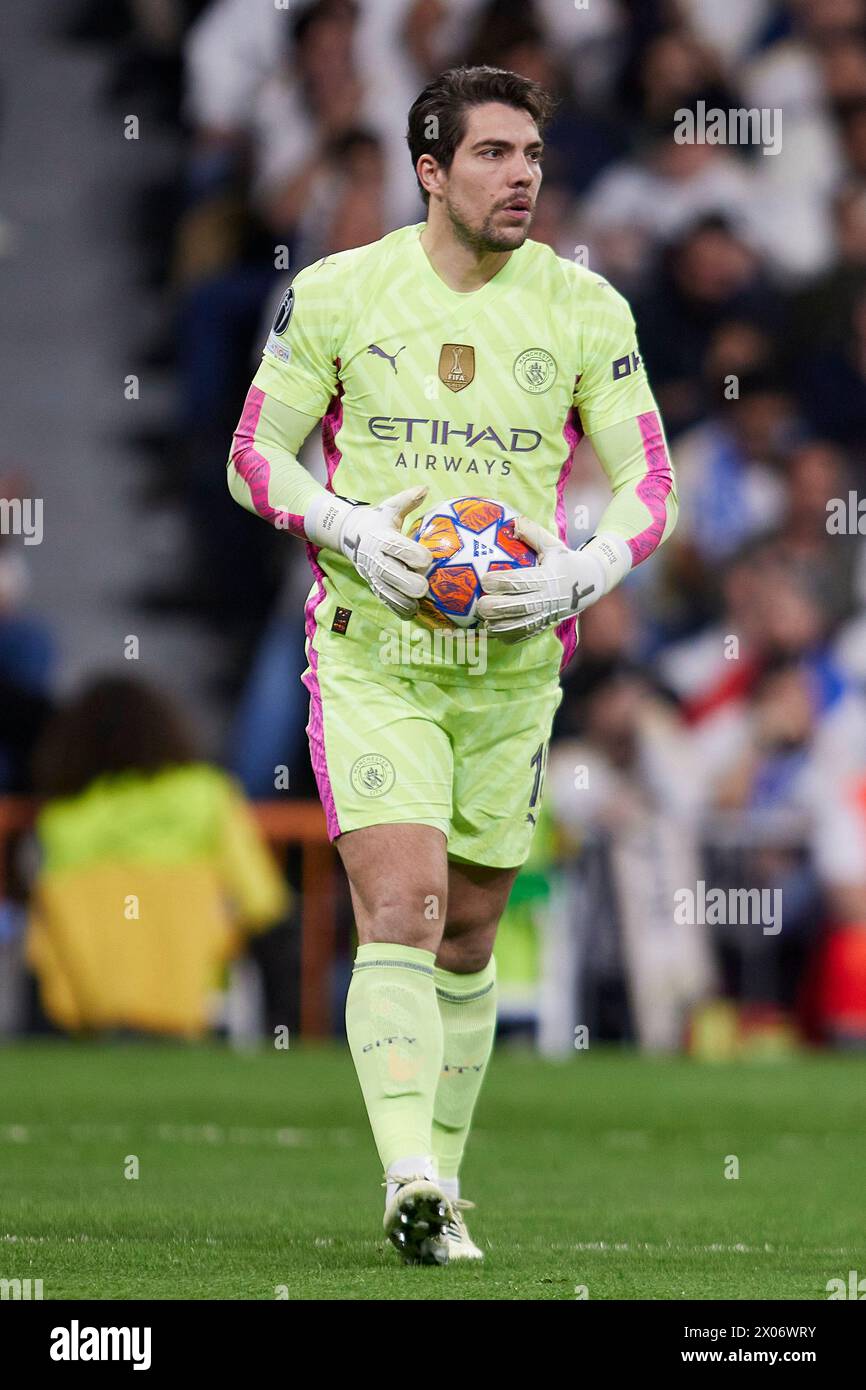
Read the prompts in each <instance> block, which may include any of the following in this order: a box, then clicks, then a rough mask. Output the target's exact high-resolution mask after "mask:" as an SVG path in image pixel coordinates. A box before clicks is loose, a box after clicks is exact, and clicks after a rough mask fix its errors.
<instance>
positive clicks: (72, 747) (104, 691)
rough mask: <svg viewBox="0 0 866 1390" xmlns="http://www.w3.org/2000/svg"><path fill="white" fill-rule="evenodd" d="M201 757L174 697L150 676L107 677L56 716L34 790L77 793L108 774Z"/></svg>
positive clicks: (42, 747) (41, 747)
mask: <svg viewBox="0 0 866 1390" xmlns="http://www.w3.org/2000/svg"><path fill="white" fill-rule="evenodd" d="M196 756H197V754H196V749H195V742H194V739H193V737H192V735H191V733H190V731H189V730H188V729H187V727H186V721H185V719H184V718H183V716H182V714H181V713H180V711H179V709H178V708H177V706H176V705H175V703H174V701H173V700H171V699H169V697H168V696H166V695H164V694H162V692H161V691H158V690H156V689H154V688H153V687H152V686H150V685H147V684H146V683H145V682H144V681H141V680H137V679H134V678H132V677H129V676H101V677H98V678H97V679H96V680H94V681H92V682H91V683H90V684H89V685H88V686H86V687H85V689H84V690H83V691H82V692H81V693H80V694H79V695H78V696H76V697H75V699H74V700H72V701H71V702H70V703H69V704H68V705H66V706H65V708H63V709H61V710H59V711H58V713H57V714H55V715H54V717H53V718H52V719H51V720H50V722H49V724H48V726H47V728H46V730H45V733H44V734H43V736H42V738H41V740H40V742H39V744H38V746H37V749H36V752H35V754H34V759H33V781H34V790H35V791H36V794H37V795H38V796H44V797H62V796H77V795H78V793H79V792H82V791H84V789H85V787H88V786H89V785H90V783H91V782H93V781H95V779H96V778H97V777H101V776H103V775H104V774H106V773H121V772H159V771H160V770H161V769H162V768H164V767H168V766H171V765H178V764H183V763H191V762H194V761H195V760H196Z"/></svg>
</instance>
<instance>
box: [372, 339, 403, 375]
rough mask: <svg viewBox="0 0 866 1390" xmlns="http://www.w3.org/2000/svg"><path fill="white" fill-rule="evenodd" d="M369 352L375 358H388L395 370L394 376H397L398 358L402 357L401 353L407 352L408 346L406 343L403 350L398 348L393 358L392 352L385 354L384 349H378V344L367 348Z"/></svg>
mask: <svg viewBox="0 0 866 1390" xmlns="http://www.w3.org/2000/svg"><path fill="white" fill-rule="evenodd" d="M367 351H368V352H372V354H373V356H374V357H386V358H387V359H388V361H389V362H390V363H391V366H392V367H393V368H394V375H395V376H396V375H397V358H398V357H399V356H400V353H401V352H405V351H406V344H405V343H404V344H403V346H402V347H401V348H398V349H397V351H396V352H395V353H394V356H393V357H392V356H391V354H390V352H385V350H384V348H380V347H378V346H377V344H376V343H371V344H370V346H369V347H368V348H367Z"/></svg>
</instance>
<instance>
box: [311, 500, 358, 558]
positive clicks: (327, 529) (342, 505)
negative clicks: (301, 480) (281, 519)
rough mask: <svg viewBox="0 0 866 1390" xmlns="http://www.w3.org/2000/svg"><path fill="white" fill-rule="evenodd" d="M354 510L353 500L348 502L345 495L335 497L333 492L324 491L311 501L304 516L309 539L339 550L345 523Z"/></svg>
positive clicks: (330, 548) (329, 548)
mask: <svg viewBox="0 0 866 1390" xmlns="http://www.w3.org/2000/svg"><path fill="white" fill-rule="evenodd" d="M354 510H355V504H354V503H353V502H347V501H346V499H345V498H344V497H335V496H334V494H333V493H332V492H322V493H321V494H320V496H318V497H316V498H314V500H313V501H312V502H311V503H310V506H309V507H308V508H307V511H306V514H305V516H304V532H305V534H306V536H307V539H308V540H310V541H312V542H313V545H320V546H325V548H326V549H328V550H337V551H339V550H340V535H341V533H342V530H343V525H344V523H345V521H346V517H347V516H348V515H349V513H350V512H353V511H354Z"/></svg>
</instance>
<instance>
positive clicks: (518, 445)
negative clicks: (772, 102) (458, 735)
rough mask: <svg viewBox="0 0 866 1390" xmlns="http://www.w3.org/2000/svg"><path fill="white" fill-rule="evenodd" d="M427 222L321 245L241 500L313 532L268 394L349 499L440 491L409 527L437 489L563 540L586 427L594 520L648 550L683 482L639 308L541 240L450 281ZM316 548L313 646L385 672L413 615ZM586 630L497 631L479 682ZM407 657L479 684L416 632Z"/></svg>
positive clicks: (554, 656)
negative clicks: (384, 660)
mask: <svg viewBox="0 0 866 1390" xmlns="http://www.w3.org/2000/svg"><path fill="white" fill-rule="evenodd" d="M425 225H426V224H425V223H418V224H417V225H415V226H410V227H403V228H401V229H400V230H398V231H396V232H392V233H391V234H390V235H388V236H385V237H383V238H382V240H381V241H377V242H374V243H372V244H371V245H369V246H362V247H359V248H357V249H356V250H351V251H344V252H341V253H339V254H336V255H329V256H326V257H324V259H323V260H322V261H320V262H318V263H317V264H316V265H313V266H310V267H309V268H308V269H306V270H303V271H301V272H300V274H298V275H297V276H296V277H295V280H294V283H293V286H292V288H291V290H289V291H288V292H287V294H286V296H285V297H284V299H283V302H282V304H281V306H280V309H279V311H278V313H277V317H276V319H275V321H274V327H273V329H272V330H271V333H270V335H269V337H268V341H267V344H266V346H265V349H264V353H263V360H262V364H261V366H260V367H259V370H258V372H257V373H256V376H255V379H254V382H253V386H252V388H251V391H250V394H249V396H248V398H247V403H246V406H245V408H244V414H243V416H242V419H241V424H240V426H239V428H238V432H237V434H236V436H235V444H234V449H233V454H232V460H231V462H232V463H233V465H234V469H235V479H234V482H233V483H232V490H233V494H234V495H235V496H236V497H237V499H238V500H239V501H241V502H242V503H243V504H244V505H245V506H247V507H249V509H250V510H252V511H255V512H257V513H258V514H259V515H262V516H264V517H266V519H268V520H270V521H271V522H272V523H273V524H276V525H279V526H283V527H285V528H287V529H289V530H292V531H294V532H295V533H297V534H300V535H303V515H304V512H305V510H306V508H307V507H308V506H309V504H310V502H311V501H312V499H313V497H314V496H315V494H316V492H317V491H320V484H319V483H317V482H316V481H315V480H314V479H313V478H312V477H311V476H310V475H309V474H308V473H307V472H306V470H305V469H303V468H302V467H301V465H300V464H297V462H296V460H295V458H294V455H293V454H291V453H290V452H288V451H286V450H282V451H281V450H280V448H279V441H278V440H276V439H275V438H274V430H273V426H272V425H271V426H269V424H268V419H269V415H268V411H269V404H270V402H272V401H276V402H280V403H282V405H283V406H290V407H292V408H293V410H295V411H298V412H301V413H303V414H304V415H306V416H313V417H316V418H317V419H321V422H322V439H323V447H324V452H325V459H326V462H327V469H328V484H327V486H328V488H329V489H331V490H332V491H333V492H334V493H336V494H338V495H339V496H341V497H346V498H349V499H351V500H353V501H358V502H369V503H376V502H380V501H382V500H383V499H384V498H386V497H388V496H390V495H392V494H393V493H395V492H397V491H399V490H401V489H402V488H405V487H409V486H412V485H413V484H416V483H424V484H426V486H427V487H428V489H429V492H428V495H427V497H426V498H425V499H424V501H423V503H422V504H421V506H420V507H419V508H418V509H417V511H416V512H415V514H414V515H413V516H412V517H410V518H409V523H411V521H413V520H414V519H415V516H420V515H422V514H423V513H424V512H425V511H427V510H428V509H429V508H430V507H431V506H433V505H434V504H436V503H438V502H444V501H449V500H451V499H453V498H456V497H462V496H467V495H477V496H480V497H486V498H491V499H493V500H495V501H499V502H503V503H505V504H507V505H508V506H510V507H512V508H514V510H515V511H517V512H519V513H522V514H524V515H526V516H529V517H531V518H532V519H533V520H535V521H536V522H539V523H540V524H541V525H543V526H545V527H546V528H547V529H548V530H552V531H556V532H557V533H558V534H559V535H560V536H561V537H562V538H563V540H565V539H566V513H565V500H564V491H565V485H566V481H567V478H568V474H569V470H570V468H571V464H572V459H573V455H574V450H575V448H576V446H577V444H578V442H579V441H580V439H581V437H582V436H583V435H584V434H587V435H589V436H590V437H591V439H592V442H593V445H594V447H595V450H596V453H597V454H598V456H599V458H600V460H601V463H602V465H603V467H604V468H605V470H606V472H607V474H608V476H609V479H610V482H611V487H612V491H613V498H612V501H611V503H610V505H609V506H608V508H607V510H606V511H605V513H604V516H603V517H602V519H601V521H600V523H599V527H598V530H599V532H602V531H604V532H615V533H617V534H618V535H620V536H622V537H623V538H624V539H625V540H626V542H627V544H628V547H629V550H630V552H631V557H632V564H633V565H634V564H637V563H640V561H641V560H643V559H645V558H646V556H647V555H649V554H650V553H651V552H652V551H653V550H654V549H655V547H656V546H657V545H658V544H659V543H660V542H661V541H662V540H663V539H664V538H665V536H666V535H667V534H668V532H669V531H670V530H671V529H672V527H673V524H674V521H675V515H676V492H675V488H674V480H673V474H672V470H671V465H670V459H669V456H668V453H667V448H666V445H665V440H664V433H663V428H662V424H661V421H660V417H659V415H658V411H657V408H656V404H655V401H654V399H653V396H652V392H651V391H650V388H649V385H648V383H647V378H646V373H645V370H644V367H643V364H642V361H641V358H640V354H639V352H638V347H637V341H636V337H635V327H634V320H633V318H632V314H631V311H630V309H629V307H628V304H627V303H626V301H625V300H624V299H623V297H622V296H621V295H620V294H619V293H618V292H617V291H616V290H614V289H613V287H612V286H611V285H609V284H608V283H607V281H606V280H604V279H602V278H601V277H600V276H599V275H597V274H595V273H594V272H592V271H590V270H587V269H585V268H584V267H582V266H579V265H576V264H574V263H572V262H571V261H568V260H565V259H563V258H562V257H560V256H557V255H556V254H555V252H554V251H553V250H551V249H550V248H549V247H548V246H545V245H542V244H541V243H538V242H533V241H531V240H527V241H526V242H525V243H524V244H523V246H521V247H520V248H519V249H518V250H516V251H514V252H512V254H511V255H510V257H509V259H508V260H507V261H506V263H505V264H504V266H503V267H502V269H501V270H500V271H498V273H497V274H496V275H495V276H494V277H493V278H492V279H491V280H489V281H488V282H487V284H485V285H484V286H483V287H482V288H481V289H478V290H474V291H471V292H469V293H458V292H456V291H454V290H452V289H450V288H449V287H448V286H447V285H446V284H445V283H444V281H443V280H442V279H440V277H439V275H438V274H437V273H436V271H435V270H434V269H433V266H432V264H431V263H430V261H429V259H428V257H427V254H426V252H425V250H424V248H423V246H422V245H421V242H420V235H421V232H422V231H423V229H424V226H425ZM274 409H277V407H274ZM406 529H407V530H408V524H407V527H406ZM308 553H309V557H310V561H311V564H312V566H313V570H314V575H315V583H314V585H313V589H312V591H311V594H310V600H309V603H308V606H307V619H308V632H309V634H310V636H311V639H312V640H314V643H315V649H316V652H317V653H318V654H319V655H324V654H326V653H330V654H332V655H333V656H334V657H335V658H342V659H344V660H351V661H355V662H360V663H364V662H367V661H368V662H369V663H370V664H371V665H376V664H377V654H378V653H379V652H380V651H381V649H382V644H383V641H385V639H386V636H387V635H388V634H391V635H393V637H394V639H395V640H398V641H399V640H402V641H403V643H404V649H405V639H406V620H401V619H400V618H399V617H398V616H397V615H396V614H395V613H393V612H392V611H391V610H390V609H389V608H387V607H386V606H385V605H384V604H382V603H381V602H380V600H379V599H377V598H376V597H375V595H374V594H373V593H372V592H371V591H370V589H369V588H368V587H367V585H366V584H365V582H364V581H363V580H362V579H361V577H360V576H359V575H358V573H357V572H356V570H355V569H354V567H353V566H352V564H351V562H350V561H349V560H348V559H347V558H346V557H344V556H343V555H341V554H337V553H336V552H334V551H331V550H326V549H318V548H316V547H314V546H309V547H308ZM575 623H576V620H575V619H574V618H571V619H568V620H566V621H565V622H563V623H561V624H560V625H559V626H558V627H557V628H551V629H549V630H547V631H545V632H542V633H540V634H538V635H537V636H535V637H533V638H532V639H531V640H529V641H527V642H522V643H518V644H515V645H507V644H505V643H501V642H497V641H496V640H494V639H491V640H490V641H489V642H488V644H487V661H486V671H485V675H484V680H485V681H486V682H487V683H488V684H492V685H497V684H499V685H503V686H509V685H518V686H519V685H530V684H535V683H539V682H542V683H543V682H544V681H546V680H556V678H557V676H558V672H559V670H560V668H561V667H562V666H563V665H564V664H565V662H567V661H568V659H569V658H570V656H571V654H572V652H573V650H574V645H575V641H576V633H575ZM416 624H417V626H418V628H419V629H420V628H421V627H422V623H421V622H420V621H419V620H417V619H415V620H412V621H411V623H410V625H409V626H410V627H411V628H414V627H415V626H416ZM423 630H424V631H425V632H427V631H428V629H427V627H426V626H423ZM413 651H414V655H413V658H412V664H411V666H410V667H408V668H406V669H404V670H401V674H403V675H412V674H414V675H416V676H419V677H423V678H425V679H430V678H431V671H432V670H435V679H436V680H439V681H458V682H462V681H466V680H469V679H471V678H472V677H473V676H474V677H475V678H476V680H477V671H473V670H472V668H471V667H470V666H467V664H466V663H465V662H455V661H449V659H448V652H447V650H443V647H442V646H441V645H440V644H437V643H430V642H426V643H423V642H420V641H419V643H418V644H417V646H415V645H414V644H413Z"/></svg>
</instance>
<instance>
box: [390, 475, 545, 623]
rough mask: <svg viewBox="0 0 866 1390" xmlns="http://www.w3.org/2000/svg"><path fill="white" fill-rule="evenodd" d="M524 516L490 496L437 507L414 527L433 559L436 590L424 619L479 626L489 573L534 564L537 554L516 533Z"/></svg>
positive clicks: (423, 609) (415, 535) (431, 573)
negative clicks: (516, 525)
mask: <svg viewBox="0 0 866 1390" xmlns="http://www.w3.org/2000/svg"><path fill="white" fill-rule="evenodd" d="M517 515H518V513H517V512H515V511H512V509H511V508H510V507H506V506H505V505H504V504H503V503H502V502H491V501H490V500H489V499H488V498H486V497H458V498H456V499H455V500H454V501H453V502H440V503H438V505H436V506H435V507H431V508H430V510H429V511H428V512H425V514H424V516H422V517H421V518H420V520H418V521H416V522H415V523H414V525H413V526H412V529H411V531H410V533H409V534H410V535H411V537H412V539H413V540H414V541H419V542H420V544H421V545H423V546H425V547H426V548H427V549H428V550H429V551H430V555H431V563H430V568H429V569H428V571H427V579H428V582H429V584H430V592H429V594H428V595H427V597H426V598H424V599H422V600H421V605H420V608H419V616H426V617H427V618H428V619H430V620H432V621H433V622H439V623H442V622H451V623H454V624H455V625H456V626H457V627H476V626H477V625H478V618H477V616H476V612H475V609H476V605H477V603H478V600H479V598H480V597H481V595H482V593H483V592H484V591H483V589H482V588H481V579H482V576H483V575H484V574H486V573H487V571H488V570H506V569H524V568H525V567H526V566H528V565H534V564H535V563H536V561H537V556H536V553H535V551H534V550H532V549H531V547H530V546H528V545H526V543H525V542H524V541H522V540H519V539H518V537H517V536H515V534H514V521H515V518H516V517H517Z"/></svg>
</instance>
